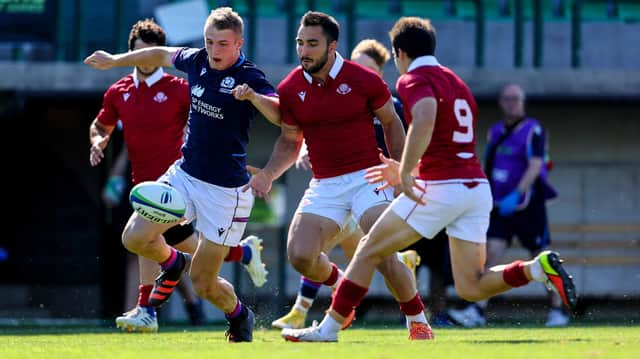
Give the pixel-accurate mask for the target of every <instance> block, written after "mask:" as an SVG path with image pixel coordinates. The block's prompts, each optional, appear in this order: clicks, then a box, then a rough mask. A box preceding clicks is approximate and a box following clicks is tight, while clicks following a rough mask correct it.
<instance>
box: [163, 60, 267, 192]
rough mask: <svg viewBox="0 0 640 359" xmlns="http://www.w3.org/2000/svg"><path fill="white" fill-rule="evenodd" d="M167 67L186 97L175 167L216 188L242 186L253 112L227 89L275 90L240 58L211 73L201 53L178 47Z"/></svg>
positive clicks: (260, 74)
mask: <svg viewBox="0 0 640 359" xmlns="http://www.w3.org/2000/svg"><path fill="white" fill-rule="evenodd" d="M173 64H174V66H175V68H176V69H178V70H180V71H184V72H186V73H187V79H188V80H189V89H190V93H191V107H190V110H189V122H188V125H187V139H186V141H185V143H184V145H183V146H182V155H183V162H182V164H181V168H182V169H183V170H184V171H185V172H187V173H188V174H189V175H191V176H193V177H195V178H197V179H199V180H202V181H205V182H208V183H211V184H214V185H217V186H222V187H239V186H242V185H244V184H246V183H247V182H249V174H248V173H247V170H246V157H247V151H246V149H247V143H248V142H249V131H250V129H251V122H252V120H253V118H254V116H255V112H256V111H257V110H256V109H255V107H254V106H253V105H252V104H251V102H249V101H238V100H236V99H235V98H234V97H233V95H232V94H231V90H232V89H233V88H234V87H236V86H237V85H241V84H243V83H246V84H248V85H249V86H251V88H253V89H254V91H256V92H257V93H261V94H264V95H269V94H273V95H274V96H276V95H275V93H276V90H275V89H274V88H273V86H272V85H271V84H270V83H269V82H268V81H267V79H266V78H265V75H264V73H263V72H262V71H260V70H259V69H258V68H257V67H256V66H255V65H254V64H253V63H252V62H251V61H249V60H247V59H246V58H245V56H244V54H240V58H238V61H237V62H236V63H235V64H234V65H233V66H231V67H230V68H228V69H226V70H223V71H217V70H214V69H212V68H211V67H209V63H208V62H207V52H206V50H205V49H204V48H202V49H194V48H183V49H180V50H179V51H178V52H177V53H176V54H175V56H174V58H173Z"/></svg>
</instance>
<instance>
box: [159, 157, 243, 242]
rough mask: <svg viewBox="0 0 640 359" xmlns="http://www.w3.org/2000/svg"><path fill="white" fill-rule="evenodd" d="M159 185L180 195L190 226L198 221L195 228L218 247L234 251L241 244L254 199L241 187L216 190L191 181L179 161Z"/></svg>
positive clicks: (212, 185)
mask: <svg viewBox="0 0 640 359" xmlns="http://www.w3.org/2000/svg"><path fill="white" fill-rule="evenodd" d="M158 181H160V182H166V183H168V184H170V185H171V186H173V188H175V189H176V190H178V191H180V193H181V194H182V196H183V197H184V200H185V202H186V211H185V214H184V217H185V219H186V221H187V223H190V222H192V221H194V220H196V219H197V220H196V223H195V228H196V230H197V231H198V232H200V233H201V234H202V235H204V237H205V238H206V239H207V240H209V241H211V242H213V243H216V244H221V245H224V246H228V247H234V246H236V245H238V244H239V243H240V240H241V239H242V235H243V234H244V229H245V227H246V226H247V222H248V221H249V215H250V214H251V208H252V207H253V201H254V197H253V194H252V193H251V191H246V192H242V187H236V188H227V187H220V186H216V185H214V184H211V183H207V182H204V181H201V180H199V179H197V178H195V177H192V176H191V175H189V174H188V173H186V172H185V171H183V170H182V168H180V160H178V161H176V162H175V163H174V164H173V165H171V167H169V169H168V170H167V172H166V173H165V174H164V175H162V176H161V177H160V178H159V179H158Z"/></svg>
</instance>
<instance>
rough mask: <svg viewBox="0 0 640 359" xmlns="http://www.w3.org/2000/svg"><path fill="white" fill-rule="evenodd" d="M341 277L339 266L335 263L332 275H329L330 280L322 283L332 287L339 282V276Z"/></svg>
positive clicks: (332, 264)
mask: <svg viewBox="0 0 640 359" xmlns="http://www.w3.org/2000/svg"><path fill="white" fill-rule="evenodd" d="M339 275H340V271H339V270H338V266H337V265H335V263H331V274H329V278H328V279H327V280H325V281H324V282H322V284H324V285H327V286H329V287H331V286H332V285H334V284H336V282H337V281H338V276H339Z"/></svg>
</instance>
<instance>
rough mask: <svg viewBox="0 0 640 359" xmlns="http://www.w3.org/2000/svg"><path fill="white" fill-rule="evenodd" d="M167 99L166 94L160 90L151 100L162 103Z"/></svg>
mask: <svg viewBox="0 0 640 359" xmlns="http://www.w3.org/2000/svg"><path fill="white" fill-rule="evenodd" d="M168 99H169V98H168V97H167V95H165V94H164V92H162V91H159V92H158V93H157V94H156V95H155V96H153V100H154V101H155V102H157V103H163V102H165V101H167V100H168Z"/></svg>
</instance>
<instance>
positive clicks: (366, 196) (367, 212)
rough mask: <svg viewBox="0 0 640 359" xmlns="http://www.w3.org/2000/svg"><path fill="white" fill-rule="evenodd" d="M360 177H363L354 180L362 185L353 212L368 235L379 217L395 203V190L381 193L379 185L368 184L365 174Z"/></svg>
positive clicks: (357, 193)
mask: <svg viewBox="0 0 640 359" xmlns="http://www.w3.org/2000/svg"><path fill="white" fill-rule="evenodd" d="M359 176H361V177H356V178H354V182H356V181H358V182H360V183H359V184H358V189H357V191H356V192H355V193H354V195H353V199H352V204H351V211H352V213H353V217H354V218H355V219H356V221H357V223H358V224H359V225H360V228H362V231H363V232H364V233H368V232H369V230H370V229H371V226H373V224H374V223H375V221H376V220H377V219H378V217H380V215H381V214H382V212H384V210H385V209H386V208H387V207H388V206H389V204H391V202H392V201H393V190H392V189H391V188H387V189H385V190H382V191H379V190H378V189H377V184H371V183H368V182H367V181H366V180H365V179H364V174H359Z"/></svg>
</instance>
